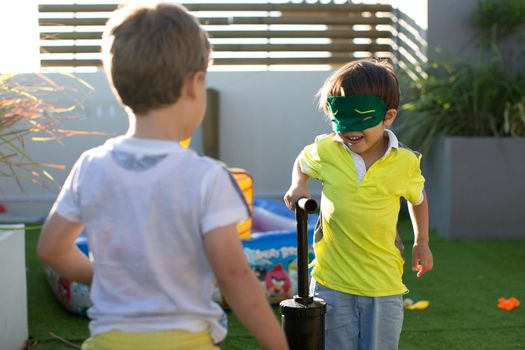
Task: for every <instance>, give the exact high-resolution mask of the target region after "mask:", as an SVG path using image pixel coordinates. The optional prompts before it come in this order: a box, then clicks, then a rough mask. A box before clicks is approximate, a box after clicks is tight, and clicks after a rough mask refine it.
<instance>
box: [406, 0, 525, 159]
mask: <svg viewBox="0 0 525 350" xmlns="http://www.w3.org/2000/svg"><path fill="white" fill-rule="evenodd" d="M505 14H508V16H506V17H503V16H504V15H505ZM473 19H474V24H475V27H476V28H477V30H478V39H479V43H480V59H479V62H472V61H460V60H440V61H434V62H432V63H430V64H428V65H427V66H426V67H422V69H423V71H424V74H423V76H424V77H422V78H418V79H416V80H411V81H409V82H408V84H407V86H405V91H403V93H404V98H405V99H406V100H405V102H404V103H403V104H402V106H401V108H400V112H401V118H400V122H399V125H398V129H399V132H400V133H401V134H402V135H403V139H404V140H405V142H407V143H408V144H410V145H411V146H413V147H416V148H419V149H422V150H427V149H428V148H429V147H430V145H431V144H432V143H433V142H434V141H435V140H436V139H438V138H440V137H442V136H454V135H455V136H500V137H501V136H514V137H520V136H525V118H524V117H523V113H522V111H523V101H524V100H525V73H524V72H523V71H513V69H512V67H513V65H512V64H509V60H510V61H513V62H521V60H522V59H523V58H524V57H525V55H523V52H522V53H521V54H520V55H519V56H515V53H514V52H509V51H504V50H501V45H500V44H501V42H502V40H505V39H507V38H508V37H509V36H512V35H513V33H516V32H517V29H519V28H521V27H522V26H523V25H524V24H525V3H524V2H523V1H522V0H502V1H496V0H481V1H480V2H479V4H478V7H477V8H476V11H475V12H474V15H473ZM513 38H514V37H513ZM514 39H516V38H514ZM518 39H520V38H518ZM511 63H512V62H511Z"/></svg>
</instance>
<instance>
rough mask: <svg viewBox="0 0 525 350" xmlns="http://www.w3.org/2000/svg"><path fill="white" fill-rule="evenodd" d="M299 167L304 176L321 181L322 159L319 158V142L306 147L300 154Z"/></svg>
mask: <svg viewBox="0 0 525 350" xmlns="http://www.w3.org/2000/svg"><path fill="white" fill-rule="evenodd" d="M299 166H300V168H301V171H302V172H303V174H306V175H308V176H309V177H313V178H314V179H318V180H321V175H320V174H321V171H320V170H321V158H320V157H319V153H318V147H317V142H315V143H312V144H311V145H308V146H306V147H305V148H304V149H303V151H302V152H301V153H300V154H299Z"/></svg>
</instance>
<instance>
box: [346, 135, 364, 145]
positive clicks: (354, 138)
mask: <svg viewBox="0 0 525 350" xmlns="http://www.w3.org/2000/svg"><path fill="white" fill-rule="evenodd" d="M345 139H346V141H347V142H348V143H349V144H351V145H355V144H356V143H358V142H359V141H361V140H362V139H363V136H346V137H345Z"/></svg>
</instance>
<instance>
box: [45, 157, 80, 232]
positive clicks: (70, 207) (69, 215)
mask: <svg viewBox="0 0 525 350" xmlns="http://www.w3.org/2000/svg"><path fill="white" fill-rule="evenodd" d="M81 164H82V159H79V160H78V161H77V162H76V163H75V165H74V166H73V168H72V169H71V172H70V173H69V175H68V177H67V178H66V181H65V182H64V184H63V185H62V189H61V190H60V193H59V195H58V197H57V199H56V201H55V204H54V205H53V209H52V211H55V212H56V213H58V214H59V215H60V216H61V217H63V218H64V219H67V220H69V221H73V222H81V221H82V220H81V215H80V193H79V192H80V191H79V187H80V186H79V177H80V176H79V174H80V170H81Z"/></svg>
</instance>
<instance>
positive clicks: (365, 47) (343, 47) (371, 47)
mask: <svg viewBox="0 0 525 350" xmlns="http://www.w3.org/2000/svg"><path fill="white" fill-rule="evenodd" d="M391 49H392V47H391V46H390V45H387V44H215V45H213V50H214V51H235V52H260V51H263V52H267V51H294V52H298V51H306V52H316V51H327V52H353V51H371V52H375V51H390V50H391ZM40 50H41V52H42V53H98V52H100V46H91V45H90V46H79V45H72V46H42V47H41V49H40Z"/></svg>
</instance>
